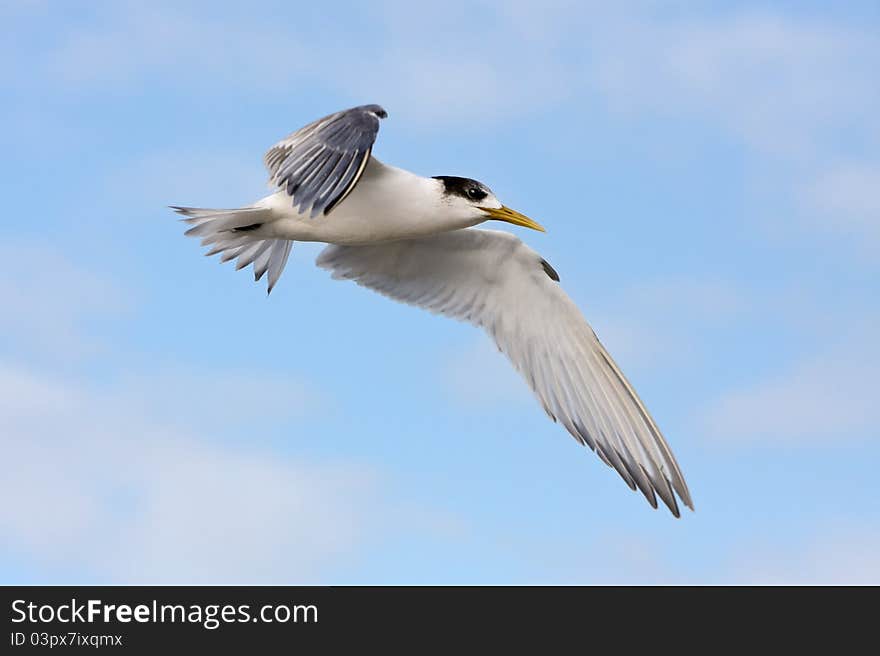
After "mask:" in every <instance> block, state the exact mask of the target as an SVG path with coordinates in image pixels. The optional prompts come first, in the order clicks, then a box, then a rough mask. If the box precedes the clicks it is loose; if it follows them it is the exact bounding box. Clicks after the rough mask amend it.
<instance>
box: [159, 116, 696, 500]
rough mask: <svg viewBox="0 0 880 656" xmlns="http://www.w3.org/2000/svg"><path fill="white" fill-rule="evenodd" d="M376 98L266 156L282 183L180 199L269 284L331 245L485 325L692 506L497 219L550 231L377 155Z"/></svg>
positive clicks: (384, 278)
mask: <svg viewBox="0 0 880 656" xmlns="http://www.w3.org/2000/svg"><path fill="white" fill-rule="evenodd" d="M385 116H386V113H385V110H383V109H382V108H381V107H379V106H378V105H364V106H362V107H355V108H352V109H350V110H345V111H343V112H337V113H336V114H331V115H330V116H327V117H324V118H322V119H319V120H318V121H315V122H313V123H311V124H309V125H307V126H305V127H304V128H301V129H300V130H298V131H297V132H294V133H293V134H292V135H290V136H289V137H287V138H286V139H284V140H282V141H280V142H279V143H278V144H276V145H275V146H274V147H272V148H271V149H270V150H269V151H268V153H267V154H266V158H265V161H266V165H267V167H268V168H269V172H270V176H271V181H272V183H273V184H274V185H275V187H276V188H277V191H276V192H275V193H273V194H271V195H269V196H266V197H265V198H262V199H260V200H259V201H257V202H256V203H254V204H253V205H251V206H248V207H242V208H238V209H231V210H215V209H200V208H186V207H175V208H174V209H175V210H176V211H178V212H180V213H181V214H183V215H184V216H185V217H186V218H185V219H184V221H186V222H187V223H189V224H190V226H191V227H190V228H189V230H187V233H186V234H187V235H188V236H194V237H199V238H201V240H202V244H203V245H205V246H211V249H210V250H209V251H208V253H207V255H214V254H220V255H221V261H224V262H226V261H229V260H233V259H234V260H237V265H236V267H237V268H239V269H241V268H243V267H245V266H249V265H253V269H254V277H255V279H256V280H259V279H260V278H262V276H263V275H264V274H268V289H269V291H270V292H271V290H272V288H273V286H274V285H275V283H276V282H277V281H278V279H279V277H280V276H281V273H282V271H283V270H284V267H285V265H286V263H287V258H288V255H289V253H290V248H291V244H292V243H293V242H294V241H317V242H325V243H328V244H330V245H329V246H328V247H327V248H325V249H324V250H323V251H322V253H321V254H320V256H319V257H318V261H317V264H318V266H320V267H322V268H325V269H329V270H330V271H331V272H332V274H333V277H334V278H337V279H347V280H353V281H355V282H356V283H357V284H359V285H362V286H364V287H367V288H369V289H372V290H374V291H377V292H379V293H381V294H384V295H386V296H388V297H390V298H393V299H395V300H398V301H402V302H405V303H409V304H412V305H416V306H418V307H421V308H424V309H427V310H430V311H432V312H435V313H438V314H442V315H445V316H449V317H453V318H457V319H461V320H464V321H468V322H470V323H472V324H474V325H476V326H479V327H481V328H484V329H485V330H486V332H487V333H488V334H489V335H490V336H491V337H492V339H493V340H494V341H495V343H496V345H497V346H498V348H499V350H501V351H502V352H503V353H504V354H505V355H506V356H507V357H508V358H509V359H510V361H511V363H512V364H513V366H514V367H515V368H516V370H517V371H518V372H520V374H521V375H522V376H523V378H525V380H526V382H527V383H528V384H529V386H530V387H531V388H532V391H533V392H534V393H535V395H536V396H537V397H538V399H539V401H540V402H541V404H542V406H543V407H544V410H545V411H546V412H547V414H548V415H549V416H550V417H551V418H552V419H553V420H554V421H558V422H559V423H561V424H562V425H563V426H564V427H565V428H566V429H567V430H568V432H569V433H570V434H571V435H572V436H573V437H574V438H575V439H576V440H577V441H578V442H580V443H581V444H584V445H586V446H589V447H590V448H591V449H592V450H593V451H595V452H596V454H597V455H598V456H599V457H600V458H601V459H602V461H603V462H604V463H605V464H607V465H609V466H611V467H613V468H614V469H615V470H616V471H617V472H618V473H619V474H620V476H621V477H622V478H623V480H624V481H625V482H626V483H627V485H629V486H630V488H632V489H633V490H635V489H639V490H640V491H641V492H642V493H643V494H644V496H645V498H646V499H647V500H648V502H649V503H650V504H651V505H652V506H653V507H655V508H656V507H657V499H656V496H659V497H660V498H661V499H662V501H663V502H664V503H665V504H666V506H667V507H669V509H670V510H671V511H672V513H673V515H675V516H676V517H678V516H679V509H678V504H677V502H676V495H677V496H678V498H680V499H681V500H682V501H683V502H684V504H685V505H687V506H688V507H689V508H691V509H693V501H692V500H691V496H690V492H689V491H688V488H687V484H686V483H685V481H684V477H683V476H682V474H681V470H680V468H679V466H678V464H677V462H676V461H675V457H674V456H673V454H672V451H671V450H670V448H669V446H668V444H667V443H666V440H665V439H664V438H663V435H662V434H661V433H660V429H659V428H658V427H657V424H656V423H655V422H654V420H653V419H652V417H651V415H650V414H649V413H648V410H647V409H646V407H645V405H644V403H643V402H642V401H641V399H640V398H639V397H638V395H637V394H636V392H635V390H634V389H633V387H632V385H630V383H629V382H628V381H627V379H626V377H625V376H624V375H623V373H622V372H621V370H620V368H619V367H618V366H617V364H616V363H615V362H614V360H613V359H612V358H611V356H610V355H609V354H608V352H607V351H606V350H605V348H604V347H603V346H602V344H601V343H600V342H599V339H598V338H597V337H596V335H595V333H594V332H593V330H592V328H590V326H589V324H588V323H587V322H586V320H585V319H584V317H583V315H582V314H581V313H580V311H579V310H578V308H577V306H576V305H575V304H574V303H573V302H572V301H571V299H570V298H569V297H568V296H567V295H566V294H565V292H564V291H562V288H561V287H560V285H559V276H558V275H557V273H556V271H555V270H554V269H553V267H551V266H550V265H549V264H548V263H547V261H546V260H544V259H543V258H542V257H541V256H540V255H538V253H536V252H535V251H533V250H532V249H530V248H529V247H528V246H526V245H525V244H523V243H522V241H521V240H520V239H519V238H517V237H516V236H514V235H511V234H508V233H504V232H498V231H494V230H481V229H476V228H474V227H473V226H475V225H477V224H479V223H482V222H484V221H486V220H487V219H497V220H501V221H506V222H508V223H513V224H515V225H520V226H525V227H529V228H534V229H537V230H542V231H543V228H542V227H541V226H540V225H538V224H537V223H535V222H534V221H532V220H531V219H529V218H528V217H526V216H523V215H522V214H520V213H519V212H516V211H514V210H511V209H509V208H507V207H504V206H503V205H502V204H501V203H500V202H499V201H498V199H497V198H496V197H495V195H494V194H493V193H492V192H491V191H490V190H489V189H488V188H487V187H486V186H485V185H483V184H481V183H479V182H477V181H476V180H471V179H469V178H459V177H455V176H440V177H436V178H424V177H421V176H418V175H416V174H414V173H410V172H409V171H405V170H403V169H400V168H397V167H393V166H388V165H387V164H382V163H381V162H379V161H378V160H377V159H376V158H374V157H372V155H371V152H372V145H373V142H374V140H375V137H376V134H377V133H378V126H379V119H381V118H385Z"/></svg>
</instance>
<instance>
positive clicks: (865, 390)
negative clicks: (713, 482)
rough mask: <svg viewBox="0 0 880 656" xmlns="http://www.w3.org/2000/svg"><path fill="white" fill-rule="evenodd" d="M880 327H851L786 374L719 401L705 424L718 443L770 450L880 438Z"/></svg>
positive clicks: (732, 392) (709, 410)
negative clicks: (793, 444) (758, 445)
mask: <svg viewBox="0 0 880 656" xmlns="http://www.w3.org/2000/svg"><path fill="white" fill-rule="evenodd" d="M877 329H878V324H877V322H876V321H868V322H867V325H864V326H855V327H850V329H849V330H847V331H846V332H844V333H842V334H840V335H837V336H835V338H834V341H833V342H831V343H830V344H828V345H827V346H826V348H825V349H824V350H822V351H820V352H819V353H817V354H816V355H814V356H812V357H808V358H806V359H805V360H803V361H801V362H799V363H797V364H795V365H794V366H793V367H792V368H790V369H789V370H787V371H783V372H779V373H777V374H776V375H771V376H769V377H766V378H764V379H762V380H760V381H758V382H756V383H754V384H753V385H751V386H746V387H744V388H742V389H739V390H734V391H731V392H729V393H727V394H726V395H724V396H723V397H721V398H719V399H717V400H716V401H715V402H714V403H713V404H712V405H711V406H710V407H709V409H708V410H707V411H706V412H705V413H704V415H703V417H702V419H701V422H700V423H701V424H702V427H703V428H704V429H705V431H706V432H707V433H708V434H709V435H710V436H713V437H715V438H717V439H723V440H731V441H737V442H742V441H751V442H757V443H764V444H768V445H772V444H779V443H785V442H792V441H798V442H803V441H811V442H815V443H819V444H824V443H827V442H828V441H833V442H840V441H842V440H858V439H877V438H878V437H880V434H878V432H877V426H878V425H880V405H878V404H877V394H876V389H877V384H876V380H877V371H878V370H880V344H878V342H877V332H878V331H877Z"/></svg>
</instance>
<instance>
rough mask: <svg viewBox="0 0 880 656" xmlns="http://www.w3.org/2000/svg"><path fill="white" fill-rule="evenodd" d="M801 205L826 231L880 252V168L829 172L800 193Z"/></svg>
mask: <svg viewBox="0 0 880 656" xmlns="http://www.w3.org/2000/svg"><path fill="white" fill-rule="evenodd" d="M801 199H802V205H803V207H804V209H805V211H806V212H808V213H809V214H810V215H812V216H813V217H814V221H815V222H816V224H817V225H818V226H819V227H821V228H823V229H824V230H826V231H828V232H832V233H837V234H842V235H844V236H847V237H849V238H850V239H851V240H852V241H853V242H855V243H856V244H857V245H860V246H862V247H863V248H866V249H868V251H869V252H870V253H871V254H874V253H876V252H877V249H880V165H876V166H871V165H865V164H849V165H844V166H841V167H839V168H829V169H828V170H827V171H826V172H825V173H823V174H821V175H820V176H819V177H818V178H817V179H816V180H814V181H813V182H812V184H811V185H809V186H804V188H803V189H802V190H801Z"/></svg>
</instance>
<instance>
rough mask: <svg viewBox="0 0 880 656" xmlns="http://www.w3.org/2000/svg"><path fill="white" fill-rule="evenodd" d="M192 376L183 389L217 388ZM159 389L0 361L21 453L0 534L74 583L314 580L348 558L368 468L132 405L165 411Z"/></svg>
mask: <svg viewBox="0 0 880 656" xmlns="http://www.w3.org/2000/svg"><path fill="white" fill-rule="evenodd" d="M194 382H195V383H196V385H195V388H194V389H191V390H190V391H189V394H188V396H189V397H190V398H192V397H193V396H196V394H197V393H196V392H195V390H198V389H204V388H206V387H207V388H208V389H210V388H211V386H212V385H214V381H213V380H210V379H209V380H205V381H201V383H198V381H194V379H193V378H190V379H189V380H188V381H187V384H188V385H192V384H193V383H194ZM214 391H216V386H215V390H214ZM166 392H167V390H166ZM166 392H161V391H160V392H159V393H158V397H157V390H156V389H155V388H153V387H152V386H151V387H148V388H143V389H138V390H136V391H135V390H133V391H132V392H131V393H130V394H121V393H120V392H119V390H117V389H115V388H114V387H112V386H108V387H101V386H95V385H84V384H82V382H81V381H78V380H75V379H74V380H69V379H64V378H61V377H58V376H54V375H50V374H41V373H39V372H36V371H34V370H31V369H23V368H21V367H14V366H9V365H2V366H0V435H2V437H0V441H2V449H3V453H4V454H5V456H6V457H7V458H9V459H10V461H14V462H15V463H16V466H15V468H14V470H11V471H10V472H9V475H8V476H5V477H4V478H3V481H2V483H0V494H2V496H3V497H4V498H7V499H12V498H16V499H18V501H17V502H16V503H10V504H4V505H3V507H2V508H0V533H2V535H3V540H4V542H5V543H6V544H7V545H9V546H10V547H11V548H12V549H14V550H16V549H17V550H21V552H22V553H27V554H29V559H30V560H31V561H32V562H36V563H38V564H39V565H40V566H41V567H43V568H45V569H46V571H52V570H53V568H65V569H67V570H68V571H72V572H79V574H74V575H73V576H72V578H74V579H76V580H80V581H93V580H95V577H97V578H98V579H100V580H107V581H113V582H135V581H137V582H162V581H164V582H242V581H251V582H258V581H264V582H266V581H272V582H280V581H291V582H316V581H320V580H322V578H321V577H322V574H323V573H324V571H325V570H324V567H326V566H328V565H334V564H339V560H340V559H343V560H344V559H347V558H350V557H352V556H353V555H354V553H355V547H356V545H357V544H359V543H361V541H362V540H363V539H364V534H365V532H369V528H368V526H367V525H366V523H367V522H368V521H369V518H371V517H375V513H376V508H377V503H378V500H379V489H378V479H377V475H376V473H375V472H374V471H370V470H369V469H366V468H364V467H359V466H357V465H353V464H345V463H333V462H324V463H320V462H309V461H303V460H299V459H295V458H293V457H288V456H282V455H279V454H278V453H277V452H275V451H267V450H265V449H264V448H263V447H261V446H260V445H259V441H251V442H250V443H249V444H248V445H247V446H246V447H245V446H241V447H236V446H235V445H233V444H229V443H224V442H222V441H218V440H217V439H215V438H213V437H212V434H211V432H206V430H208V429H206V428H203V429H202V430H201V431H199V430H197V429H189V430H187V429H176V428H174V427H173V426H174V422H172V424H171V425H169V423H168V422H167V421H163V419H162V417H163V416H165V417H167V416H168V415H164V414H163V413H162V412H160V414H159V416H153V415H152V413H143V412H140V411H139V410H138V408H141V407H143V405H144V404H145V403H146V404H148V405H150V407H151V408H152V409H160V410H162V411H163V412H171V413H173V410H174V406H173V405H172V407H171V408H170V409H169V408H168V407H165V402H164V399H165V393H166ZM145 395H146V396H148V397H149V396H153V397H157V398H155V399H154V401H149V400H145V398H144V396H145ZM232 398H235V399H236V403H237V402H238V400H239V399H238V397H237V396H235V395H233V397H232ZM210 401H211V404H210V407H206V408H203V409H201V410H199V411H198V412H199V414H200V416H202V417H204V416H205V415H206V414H208V415H209V414H211V413H216V412H217V411H218V410H219V412H220V413H221V414H226V415H227V416H228V412H226V411H225V410H223V407H224V405H230V397H229V396H228V395H226V396H224V395H219V396H217V395H214V394H212V395H211V398H210ZM288 401H290V399H288ZM294 402H295V399H294ZM253 407H254V406H253V405H252V406H251V409H252V410H253ZM192 411H193V409H190V412H192ZM204 423H205V424H206V425H207V427H210V426H211V425H212V422H211V421H206V422H204ZM251 423H253V422H251ZM23 490H26V491H27V494H21V492H22V491H23ZM59 544H63V545H65V546H64V549H58V545H59Z"/></svg>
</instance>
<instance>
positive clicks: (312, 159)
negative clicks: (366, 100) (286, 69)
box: [263, 105, 388, 216]
mask: <svg viewBox="0 0 880 656" xmlns="http://www.w3.org/2000/svg"><path fill="white" fill-rule="evenodd" d="M387 115H388V114H387V113H386V112H385V110H384V109H382V108H381V107H380V106H379V105H362V106H360V107H352V108H351V109H346V110H344V111H341V112H336V113H335V114H330V115H329V116H325V117H324V118H321V119H318V120H317V121H315V122H314V123H309V124H308V125H307V126H305V127H303V128H300V129H299V130H297V131H296V132H294V133H293V134H291V135H290V136H288V137H286V138H285V139H282V140H281V141H279V142H278V143H277V144H275V145H274V146H272V148H270V149H269V150H268V151H267V152H266V155H265V157H264V158H263V160H264V162H265V163H266V168H268V169H269V179H270V181H271V182H272V184H274V185H275V186H276V187H278V188H279V189H283V190H285V191H287V193H288V194H290V196H292V198H293V206H294V207H296V208H297V209H298V211H300V212H306V211H311V215H312V216H315V215H317V214H318V213H320V212H323V213H324V214H327V213H328V212H329V211H330V210H332V209H333V208H334V207H335V206H336V205H338V204H339V203H341V202H342V201H343V200H344V199H345V197H346V196H347V195H348V194H349V193H350V192H351V190H352V189H354V187H355V185H356V184H357V183H358V180H360V178H361V175H362V174H363V172H364V168H365V167H366V166H367V162H368V161H369V159H370V151H371V150H372V148H373V143H374V142H375V141H376V135H377V134H378V133H379V119H381V118H385V117H386V116H387Z"/></svg>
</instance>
